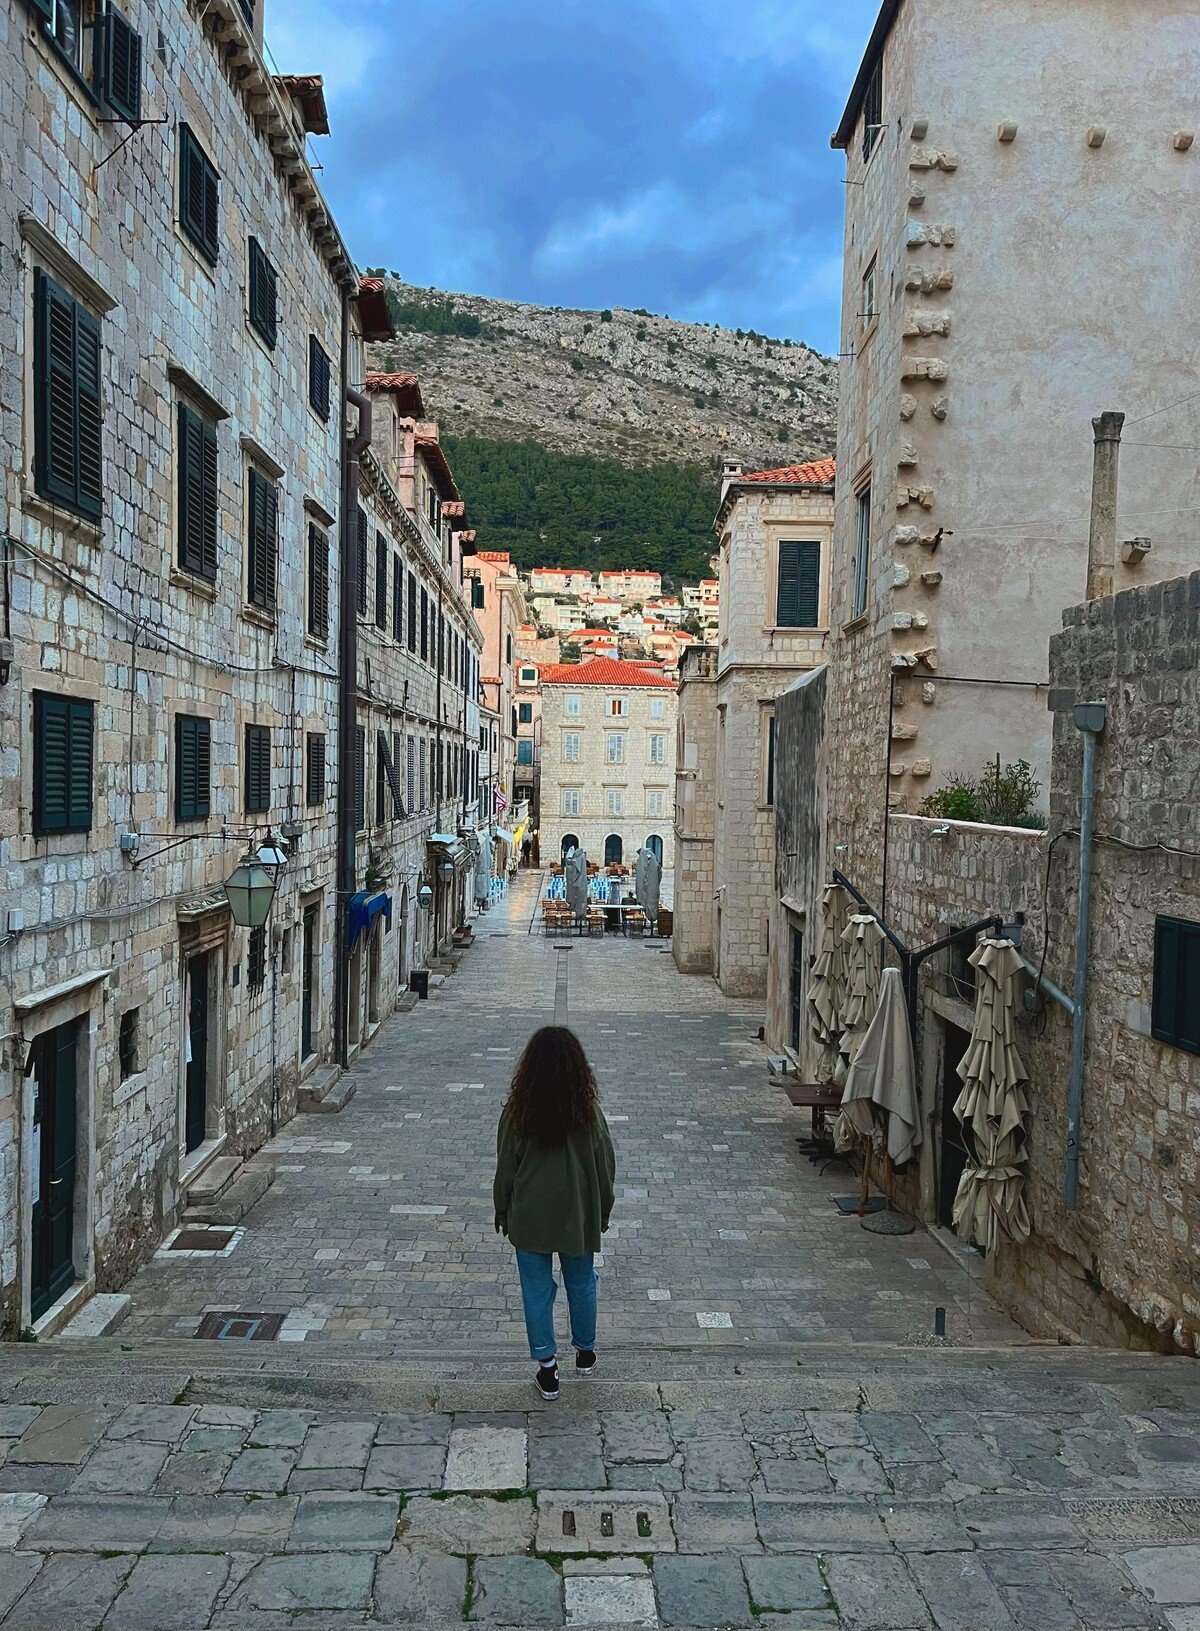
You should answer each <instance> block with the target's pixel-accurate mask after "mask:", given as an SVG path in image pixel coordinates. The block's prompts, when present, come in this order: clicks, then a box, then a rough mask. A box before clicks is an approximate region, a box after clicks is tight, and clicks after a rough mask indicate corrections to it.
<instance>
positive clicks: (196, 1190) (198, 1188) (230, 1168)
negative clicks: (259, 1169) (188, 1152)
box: [187, 1155, 242, 1206]
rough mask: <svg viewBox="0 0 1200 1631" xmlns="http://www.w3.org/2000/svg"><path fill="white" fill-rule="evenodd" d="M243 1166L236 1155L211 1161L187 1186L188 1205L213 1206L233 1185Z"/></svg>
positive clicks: (222, 1156)
mask: <svg viewBox="0 0 1200 1631" xmlns="http://www.w3.org/2000/svg"><path fill="white" fill-rule="evenodd" d="M241 1165H242V1162H241V1157H240V1156H236V1155H219V1156H218V1157H217V1158H216V1160H215V1161H210V1162H209V1163H208V1165H207V1166H206V1167H205V1169H204V1171H203V1172H201V1173H198V1174H197V1176H196V1177H195V1178H193V1179H192V1181H191V1183H190V1184H189V1185H188V1186H187V1205H188V1206H209V1205H211V1204H212V1202H213V1201H215V1200H216V1199H217V1198H218V1196H219V1195H220V1194H221V1193H222V1192H223V1191H224V1190H225V1188H226V1187H227V1186H228V1185H229V1184H230V1183H232V1181H233V1179H234V1177H235V1176H236V1174H237V1172H238V1170H239V1169H240V1167H241Z"/></svg>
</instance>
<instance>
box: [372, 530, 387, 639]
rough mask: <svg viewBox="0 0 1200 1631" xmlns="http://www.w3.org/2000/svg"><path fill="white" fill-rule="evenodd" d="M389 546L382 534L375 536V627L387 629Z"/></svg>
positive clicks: (378, 533)
mask: <svg viewBox="0 0 1200 1631" xmlns="http://www.w3.org/2000/svg"><path fill="white" fill-rule="evenodd" d="M387 615H388V545H387V539H386V538H385V537H384V536H383V534H382V533H381V532H377V533H376V534H375V627H376V628H378V629H386V628H387Z"/></svg>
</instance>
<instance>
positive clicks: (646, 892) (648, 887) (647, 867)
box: [637, 850, 662, 928]
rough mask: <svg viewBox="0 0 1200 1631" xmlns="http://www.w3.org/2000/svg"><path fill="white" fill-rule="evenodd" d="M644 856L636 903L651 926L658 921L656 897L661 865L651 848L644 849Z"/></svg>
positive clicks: (658, 888)
mask: <svg viewBox="0 0 1200 1631" xmlns="http://www.w3.org/2000/svg"><path fill="white" fill-rule="evenodd" d="M645 857H646V858H645V860H644V861H643V863H642V887H641V889H640V891H639V892H638V897H637V898H638V904H639V905H640V906H641V908H642V911H643V912H645V914H646V921H647V922H648V923H649V924H650V926H651V928H653V927H654V925H655V924H656V923H657V922H658V897H659V892H660V890H661V889H662V865H661V863H660V861H659V859H658V856H657V855H655V853H654V851H653V850H646V851H645Z"/></svg>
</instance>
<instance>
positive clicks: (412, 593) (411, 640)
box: [408, 572, 417, 651]
mask: <svg viewBox="0 0 1200 1631" xmlns="http://www.w3.org/2000/svg"><path fill="white" fill-rule="evenodd" d="M408 649H409V650H410V651H416V649H417V574H416V573H415V572H410V573H409V574H408Z"/></svg>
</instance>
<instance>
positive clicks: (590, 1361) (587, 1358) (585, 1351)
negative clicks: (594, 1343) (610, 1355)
mask: <svg viewBox="0 0 1200 1631" xmlns="http://www.w3.org/2000/svg"><path fill="white" fill-rule="evenodd" d="M595 1368H596V1354H595V1350H594V1349H592V1348H580V1349H579V1350H578V1351H577V1352H576V1355H575V1374H576V1375H577V1376H590V1375H591V1374H592V1372H593V1371H594V1370H595Z"/></svg>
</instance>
